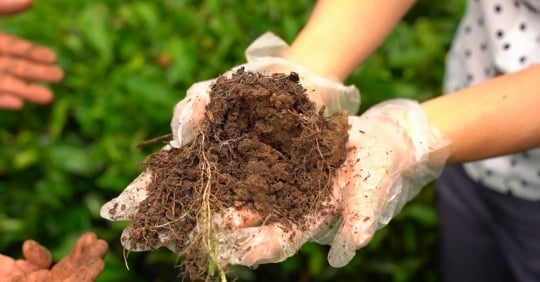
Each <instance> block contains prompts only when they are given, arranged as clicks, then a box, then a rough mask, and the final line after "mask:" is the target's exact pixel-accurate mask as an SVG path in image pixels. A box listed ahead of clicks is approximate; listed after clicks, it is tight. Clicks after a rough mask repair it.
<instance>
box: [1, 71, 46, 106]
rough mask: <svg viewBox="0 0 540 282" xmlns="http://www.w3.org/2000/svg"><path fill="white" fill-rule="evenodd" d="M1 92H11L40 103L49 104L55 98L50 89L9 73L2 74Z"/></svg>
mask: <svg viewBox="0 0 540 282" xmlns="http://www.w3.org/2000/svg"><path fill="white" fill-rule="evenodd" d="M0 93H9V94H12V95H13V96H17V97H19V98H21V99H23V100H28V101H31V102H34V103H38V104H47V103H49V102H51V100H52V98H53V95H52V92H51V91H50V90H49V89H47V88H45V87H42V86H37V85H32V84H27V83H25V82H24V81H23V80H21V79H19V78H17V77H14V76H12V75H8V74H5V75H2V76H0Z"/></svg>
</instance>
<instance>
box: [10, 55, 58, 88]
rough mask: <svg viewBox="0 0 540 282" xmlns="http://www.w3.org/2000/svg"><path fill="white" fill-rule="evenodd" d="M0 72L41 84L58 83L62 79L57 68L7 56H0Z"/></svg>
mask: <svg viewBox="0 0 540 282" xmlns="http://www.w3.org/2000/svg"><path fill="white" fill-rule="evenodd" d="M0 70H3V71H4V72H7V73H10V74H12V75H14V76H17V77H19V78H22V79H25V80H36V81H43V82H58V81H60V80H62V78H63V77H64V71H63V70H62V69H61V68H59V67H58V66H55V65H52V64H43V63H36V62H34V61H29V60H26V59H21V58H16V57H9V56H0Z"/></svg>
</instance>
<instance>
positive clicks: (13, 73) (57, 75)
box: [0, 0, 64, 110]
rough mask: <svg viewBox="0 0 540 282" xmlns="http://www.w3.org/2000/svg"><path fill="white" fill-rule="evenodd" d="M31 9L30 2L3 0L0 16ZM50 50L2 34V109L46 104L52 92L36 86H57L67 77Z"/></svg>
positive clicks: (0, 77) (0, 106) (0, 49)
mask: <svg viewBox="0 0 540 282" xmlns="http://www.w3.org/2000/svg"><path fill="white" fill-rule="evenodd" d="M31 5H32V1H31V0H0V15H11V14H14V13H17V12H20V11H23V10H25V9H27V8H28V7H30V6H31ZM55 62H56V54H55V53H54V52H53V51H52V50H51V49H49V48H47V47H44V46H40V45H36V44H34V43H32V42H29V41H27V40H24V39H21V38H17V37H14V36H12V35H9V34H5V33H0V109H12V110H15V109H20V108H22V106H23V104H24V101H29V102H33V103H38V104H47V103H49V102H50V101H51V100H52V98H53V94H52V92H51V91H50V90H49V89H47V88H45V87H43V86H40V85H38V84H35V82H58V81H60V80H61V79H62V78H63V77H64V72H63V71H62V69H61V68H60V67H58V66H56V65H55Z"/></svg>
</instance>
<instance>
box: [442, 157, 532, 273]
mask: <svg viewBox="0 0 540 282" xmlns="http://www.w3.org/2000/svg"><path fill="white" fill-rule="evenodd" d="M437 187H438V188H437V189H438V190H437V195H438V196H437V209H438V212H439V216H440V239H441V240H440V249H439V251H440V253H439V255H440V268H441V277H442V279H441V280H442V281H445V282H454V281H456V282H468V281H471V282H483V281H486V282H487V281H489V282H497V281H501V282H503V281H504V282H508V281H520V282H522V281H523V282H529V281H531V282H533V281H540V202H533V201H527V200H523V199H519V198H515V197H513V196H511V195H506V194H502V193H499V192H496V191H493V190H490V189H489V188H486V187H484V186H482V185H481V184H479V183H476V182H474V181H473V180H472V179H470V178H469V177H468V176H467V175H466V173H465V171H464V170H463V167H462V166H459V165H454V166H447V167H446V168H445V170H444V171H443V174H442V175H441V177H440V178H439V180H438V181H437Z"/></svg>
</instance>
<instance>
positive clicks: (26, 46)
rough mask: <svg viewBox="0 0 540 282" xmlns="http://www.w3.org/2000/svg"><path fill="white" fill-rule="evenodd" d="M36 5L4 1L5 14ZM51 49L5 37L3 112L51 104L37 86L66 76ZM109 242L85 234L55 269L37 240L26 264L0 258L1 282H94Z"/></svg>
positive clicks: (1, 41)
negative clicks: (29, 105)
mask: <svg viewBox="0 0 540 282" xmlns="http://www.w3.org/2000/svg"><path fill="white" fill-rule="evenodd" d="M31 5H32V1H31V0H2V1H0V15H2V16H6V15H13V14H15V13H18V12H21V11H24V10H26V9H28V8H29V7H30V6H31ZM55 61H56V54H55V53H54V51H52V50H51V49H49V48H47V47H44V46H40V45H36V44H34V43H32V42H29V41H26V40H24V39H21V38H17V37H14V36H12V35H9V34H4V33H0V109H4V110H17V109H20V108H22V107H23V105H24V102H25V101H28V102H35V103H39V104H46V103H49V102H50V101H51V100H52V98H53V95H52V92H51V91H50V90H49V89H47V88H45V87H44V86H41V85H37V84H34V82H58V81H60V80H61V79H62V78H63V76H64V73H63V71H62V69H61V68H60V67H59V66H57V65H55ZM107 250H108V244H107V242H105V241H103V240H101V239H98V238H97V236H96V235H95V234H94V233H92V232H86V233H84V234H82V235H81V236H80V237H79V238H78V240H77V241H76V242H75V245H74V246H73V249H72V251H71V253H70V254H69V255H67V256H65V257H64V258H62V259H61V260H60V261H59V262H57V263H56V264H54V265H53V266H52V267H51V265H52V255H51V253H50V252H49V250H47V249H46V248H45V247H43V246H42V245H40V244H39V243H38V242H36V241H34V240H26V241H24V243H23V245H22V253H23V256H24V259H14V258H12V257H9V256H6V255H3V254H0V281H28V282H39V281H87V282H90V281H94V280H95V279H96V277H97V276H98V275H99V274H100V273H101V271H102V270H103V268H104V261H103V258H104V256H105V254H106V253H107Z"/></svg>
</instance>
